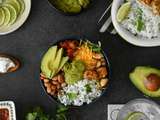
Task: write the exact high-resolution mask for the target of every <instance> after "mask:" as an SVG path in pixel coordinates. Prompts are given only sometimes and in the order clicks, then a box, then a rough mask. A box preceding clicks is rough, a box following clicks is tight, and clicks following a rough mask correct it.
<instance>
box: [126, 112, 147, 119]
mask: <svg viewBox="0 0 160 120" xmlns="http://www.w3.org/2000/svg"><path fill="white" fill-rule="evenodd" d="M145 118H146V116H145V115H144V113H142V112H133V113H131V114H130V115H129V116H128V117H127V118H126V119H125V120H147V119H145Z"/></svg>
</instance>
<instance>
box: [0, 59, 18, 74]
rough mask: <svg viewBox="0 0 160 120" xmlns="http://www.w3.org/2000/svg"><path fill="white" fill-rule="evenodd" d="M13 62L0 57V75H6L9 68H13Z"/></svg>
mask: <svg viewBox="0 0 160 120" xmlns="http://www.w3.org/2000/svg"><path fill="white" fill-rule="evenodd" d="M15 66H16V65H15V64H14V62H13V61H12V60H11V59H9V58H6V57H0V73H6V72H7V71H8V70H9V69H10V68H11V67H15Z"/></svg>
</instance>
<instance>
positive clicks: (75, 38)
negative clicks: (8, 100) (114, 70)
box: [39, 37, 111, 108]
mask: <svg viewBox="0 0 160 120" xmlns="http://www.w3.org/2000/svg"><path fill="white" fill-rule="evenodd" d="M85 39H86V40H88V39H87V38H86V37H66V38H63V39H59V40H58V41H56V42H54V43H53V44H52V45H57V44H58V43H60V42H62V41H65V40H77V41H80V40H85ZM89 41H90V42H92V43H95V42H94V41H91V40H89ZM50 47H51V46H50ZM50 47H48V48H47V49H49V48H50ZM46 52H47V50H46V51H45V52H44V53H43V54H42V57H43V55H44V54H45V53H46ZM102 53H103V56H104V58H105V61H106V63H107V67H106V68H107V70H108V75H107V78H108V79H109V82H108V84H107V86H106V87H105V88H104V89H103V91H102V93H101V95H100V96H99V97H98V98H96V99H94V100H93V101H92V102H91V103H89V104H86V103H85V104H83V105H81V106H74V105H67V106H68V107H70V108H80V107H84V106H87V105H91V104H93V103H95V102H96V101H98V100H99V99H100V98H101V97H102V96H103V95H104V94H105V93H106V91H107V88H108V87H109V83H110V80H111V66H110V63H109V60H108V57H107V54H106V53H105V52H104V50H103V48H102ZM40 72H41V70H40ZM39 80H40V85H41V87H42V88H43V90H44V91H45V94H46V95H47V96H48V97H49V99H51V100H52V101H54V102H56V103H57V104H60V105H64V104H63V103H61V102H60V101H58V99H57V97H54V96H51V95H49V94H48V93H47V91H46V88H45V86H44V84H43V81H42V80H41V79H40V78H39Z"/></svg>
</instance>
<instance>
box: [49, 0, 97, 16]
mask: <svg viewBox="0 0 160 120" xmlns="http://www.w3.org/2000/svg"><path fill="white" fill-rule="evenodd" d="M93 2H94V1H93V0H90V4H88V6H87V8H82V10H81V11H80V12H77V13H70V12H64V11H62V10H61V9H59V8H58V7H57V6H56V5H55V4H54V0H48V3H49V4H50V5H51V7H52V8H53V9H55V10H56V11H57V12H59V13H61V14H63V15H68V16H73V15H78V14H80V13H82V12H84V11H86V10H87V9H89V8H90V7H91V6H92V4H93Z"/></svg>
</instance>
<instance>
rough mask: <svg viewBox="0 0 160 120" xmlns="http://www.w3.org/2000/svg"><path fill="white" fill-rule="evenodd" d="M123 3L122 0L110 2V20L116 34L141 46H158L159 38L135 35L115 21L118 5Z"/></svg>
mask: <svg viewBox="0 0 160 120" xmlns="http://www.w3.org/2000/svg"><path fill="white" fill-rule="evenodd" d="M123 3H124V0H114V1H113V4H112V10H111V15H112V22H113V25H114V27H115V29H116V31H117V32H118V34H119V35H120V36H121V37H122V38H123V39H124V40H126V41H127V42H129V43H131V44H133V45H136V46H141V47H155V46H160V38H153V39H149V38H146V37H141V36H135V35H134V34H133V33H131V32H129V31H128V30H126V29H125V28H123V27H122V26H121V25H120V24H119V23H118V21H117V19H116V15H117V12H118V9H119V8H120V6H121V5H122V4H123Z"/></svg>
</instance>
